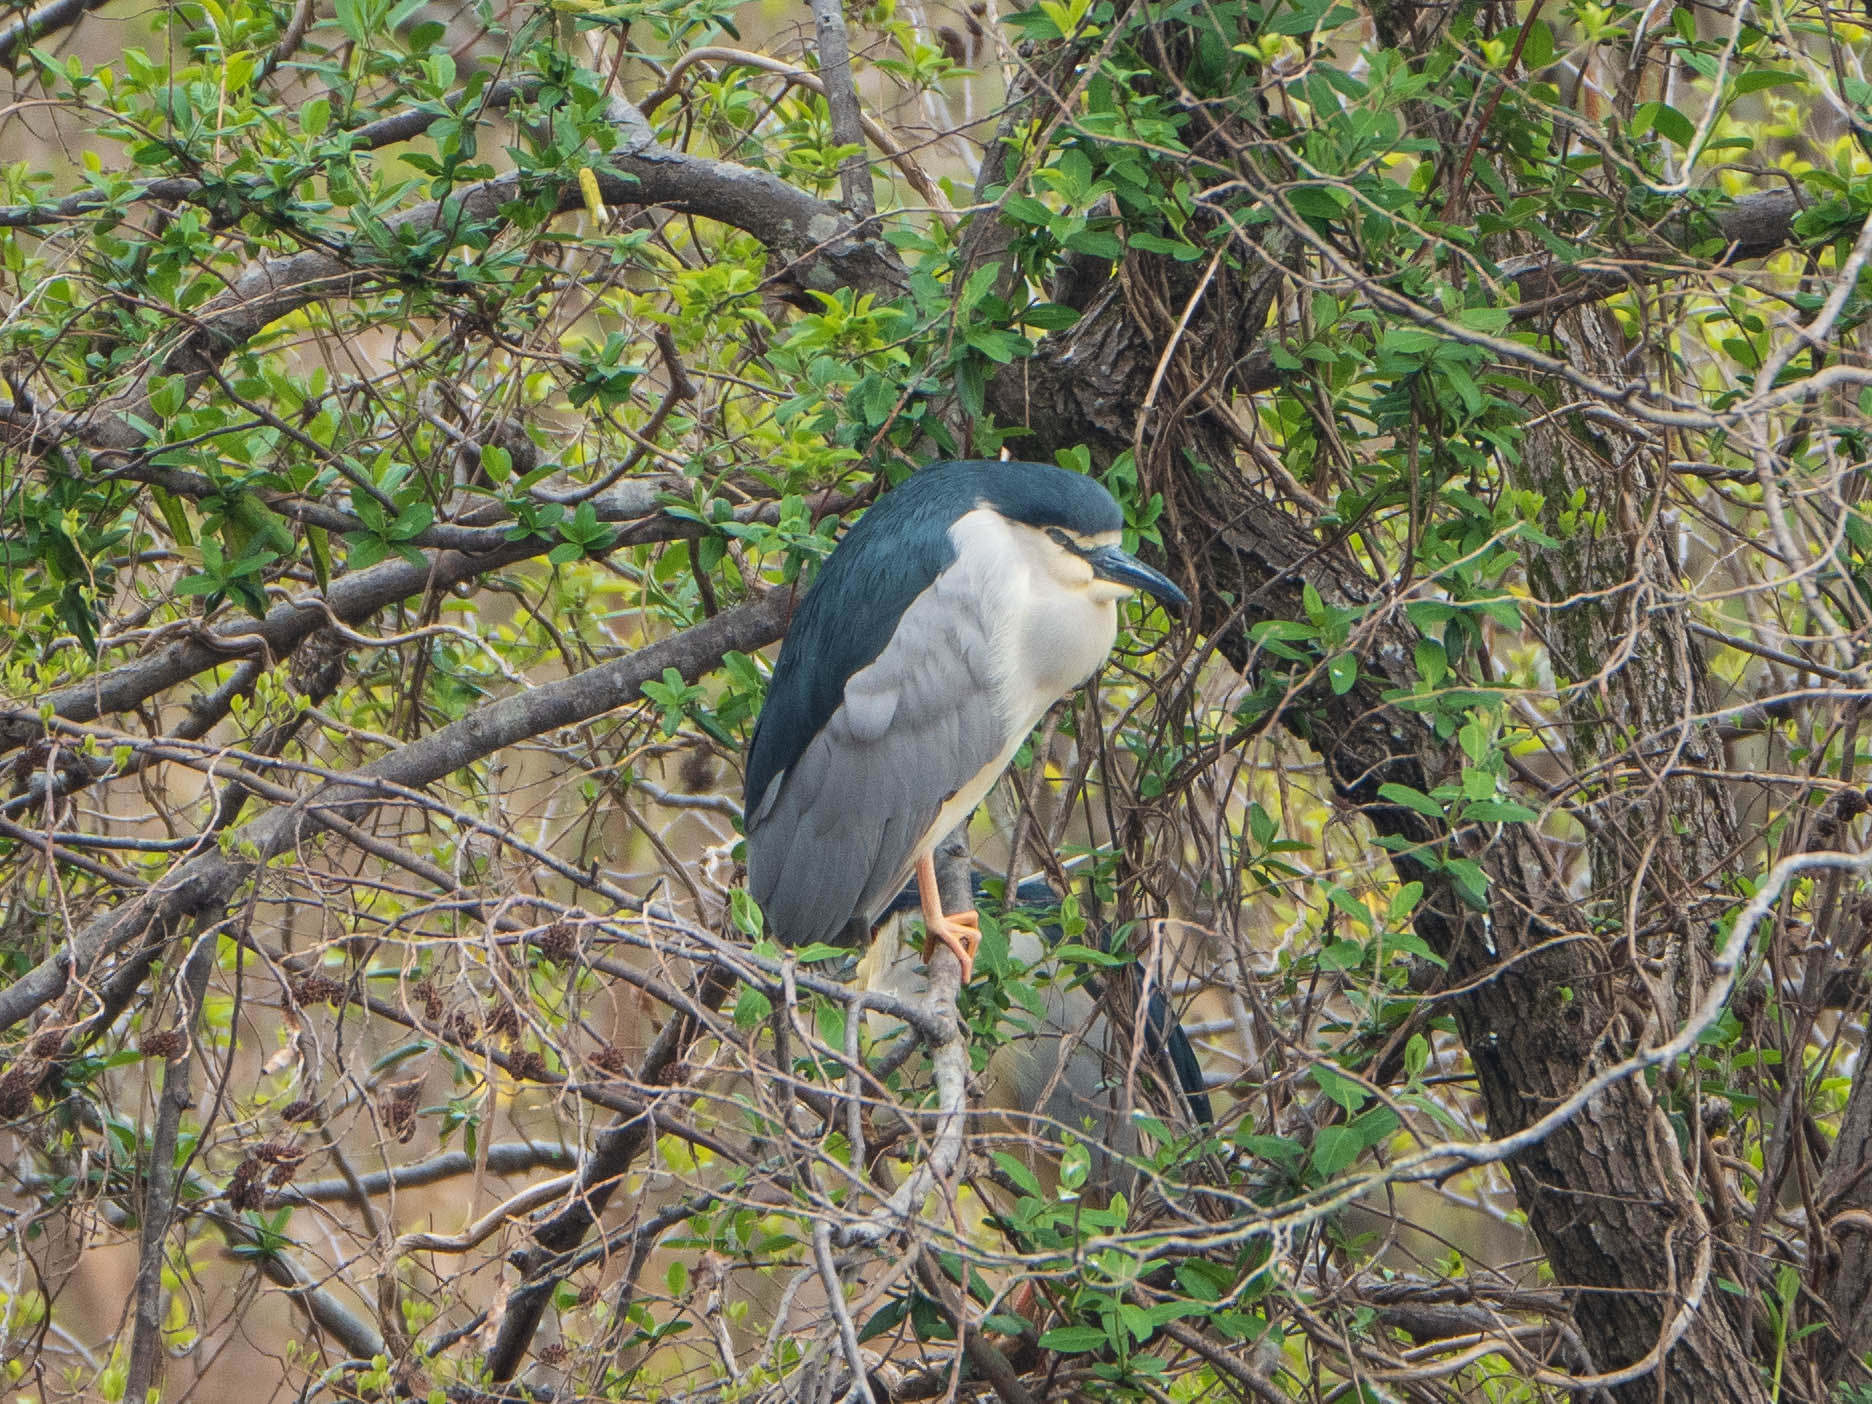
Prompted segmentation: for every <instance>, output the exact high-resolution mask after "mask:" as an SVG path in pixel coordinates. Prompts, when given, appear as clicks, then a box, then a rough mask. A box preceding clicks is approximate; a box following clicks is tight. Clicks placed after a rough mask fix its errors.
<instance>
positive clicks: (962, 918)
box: [916, 853, 981, 985]
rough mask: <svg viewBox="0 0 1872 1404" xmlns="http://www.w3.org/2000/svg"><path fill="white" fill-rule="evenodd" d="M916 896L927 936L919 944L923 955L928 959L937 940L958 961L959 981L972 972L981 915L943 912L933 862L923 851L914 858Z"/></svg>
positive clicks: (965, 981) (978, 941) (979, 937)
mask: <svg viewBox="0 0 1872 1404" xmlns="http://www.w3.org/2000/svg"><path fill="white" fill-rule="evenodd" d="M916 878H917V897H918V898H919V899H920V900H921V902H922V904H923V929H924V930H925V931H927V932H928V933H929V940H928V941H926V942H925V943H924V945H923V959H924V960H928V959H929V958H930V955H931V954H932V953H933V952H934V951H935V949H936V943H937V942H938V941H941V942H942V943H943V944H944V945H945V946H947V947H948V948H949V949H950V950H952V951H954V952H955V953H956V959H957V960H959V961H961V962H962V983H963V984H965V985H966V984H967V983H968V982H969V976H971V975H973V974H974V973H975V948H976V947H977V946H979V945H980V944H981V917H980V916H978V915H977V914H976V913H974V912H972V911H970V912H957V913H956V914H955V915H954V916H945V915H943V909H942V893H941V892H940V891H938V890H937V886H936V862H935V860H934V859H933V858H932V857H931V856H930V855H929V854H927V853H925V854H924V855H923V856H922V857H921V858H919V859H917V865H916Z"/></svg>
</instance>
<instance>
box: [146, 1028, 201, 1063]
mask: <svg viewBox="0 0 1872 1404" xmlns="http://www.w3.org/2000/svg"><path fill="white" fill-rule="evenodd" d="M187 1049H188V1035H187V1034H185V1033H183V1032H182V1030H180V1029H158V1030H156V1031H155V1032H154V1033H146V1034H144V1035H143V1037H142V1039H141V1040H139V1041H138V1043H137V1051H139V1052H140V1053H142V1055H143V1056H144V1057H145V1058H178V1057H180V1056H181V1055H182V1054H183V1053H184V1052H186V1051H187Z"/></svg>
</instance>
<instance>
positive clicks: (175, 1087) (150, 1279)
mask: <svg viewBox="0 0 1872 1404" xmlns="http://www.w3.org/2000/svg"><path fill="white" fill-rule="evenodd" d="M214 957H215V931H214V930H213V929H209V930H206V931H204V932H202V934H201V935H200V936H198V937H197V938H196V940H195V948H194V949H193V950H192V951H190V952H189V956H188V960H187V961H185V962H184V963H183V966H182V1010H181V1013H182V1017H181V1025H182V1030H183V1032H184V1034H185V1035H186V1038H187V1041H186V1043H185V1044H184V1045H183V1048H182V1051H181V1052H179V1053H177V1054H175V1055H174V1056H173V1057H171V1058H170V1059H169V1061H168V1066H167V1067H166V1068H165V1069H164V1071H163V1090H162V1100H161V1102H160V1103H159V1104H158V1107H157V1112H156V1132H155V1134H154V1135H153V1136H152V1137H151V1138H150V1150H149V1178H148V1179H147V1180H146V1181H145V1182H144V1186H143V1236H142V1243H141V1245H140V1247H139V1248H138V1252H137V1275H136V1324H135V1326H134V1328H133V1331H132V1335H131V1338H130V1369H129V1374H128V1375H127V1376H126V1379H125V1384H124V1398H125V1399H145V1398H148V1396H149V1390H150V1385H151V1384H152V1383H153V1382H154V1379H155V1374H156V1362H157V1360H158V1358H159V1357H160V1356H161V1353H162V1319H163V1310H162V1269H163V1258H164V1249H165V1243H166V1240H167V1239H168V1237H169V1221H170V1218H171V1216H172V1215H173V1214H174V1213H175V1200H176V1181H177V1174H176V1163H175V1160H176V1140H177V1136H178V1132H179V1130H180V1128H181V1125H182V1113H183V1111H184V1110H185V1109H186V1108H187V1107H188V1105H189V1102H190V1096H189V1072H190V1068H191V1065H192V1064H193V1062H194V1058H195V1021H196V1017H197V1016H198V1015H199V1014H200V1013H201V1007H202V1000H203V998H204V996H205V995H206V994H207V991H208V974H209V972H210V971H211V970H212V969H213V968H214Z"/></svg>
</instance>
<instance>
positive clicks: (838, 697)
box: [746, 459, 1124, 815]
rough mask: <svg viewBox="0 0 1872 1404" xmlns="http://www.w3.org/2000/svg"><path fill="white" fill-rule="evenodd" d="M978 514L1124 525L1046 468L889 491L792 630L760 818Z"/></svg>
mask: <svg viewBox="0 0 1872 1404" xmlns="http://www.w3.org/2000/svg"><path fill="white" fill-rule="evenodd" d="M978 507H986V508H989V509H991V510H993V511H995V512H998V513H1000V514H1001V515H1002V516H1004V517H1007V518H1008V519H1010V520H1011V521H1016V522H1020V523H1022V524H1023V525H1026V526H1031V527H1039V528H1042V529H1044V528H1047V527H1060V528H1062V529H1064V530H1066V531H1069V532H1072V533H1073V534H1074V535H1077V536H1082V537H1092V536H1098V535H1100V534H1102V533H1105V532H1114V531H1117V530H1119V529H1120V528H1121V527H1123V526H1124V513H1123V511H1122V510H1121V509H1120V508H1119V506H1118V504H1117V502H1116V501H1114V500H1113V498H1112V495H1111V494H1110V493H1109V492H1107V491H1106V490H1105V489H1104V488H1102V487H1100V486H1099V484H1097V483H1096V482H1094V481H1093V480H1092V479H1090V478H1088V477H1085V476H1084V475H1083V474H1079V473H1072V472H1068V471H1067V470H1066V469H1064V468H1054V467H1050V466H1048V465H1047V464H1044V463H1002V462H998V461H996V460H993V459H968V460H964V461H960V462H954V463H932V464H931V465H930V466H929V467H927V468H924V469H922V470H921V471H919V472H916V473H913V474H911V475H910V477H908V478H907V479H905V480H904V481H903V482H902V483H901V484H899V485H898V486H897V487H895V488H892V489H891V490H890V491H889V492H887V493H885V494H884V495H883V496H882V497H880V498H879V499H878V501H877V504H876V505H875V506H874V507H872V508H871V510H870V511H868V512H866V513H865V514H864V516H863V517H862V518H860V519H859V522H858V525H856V526H854V527H853V528H852V529H851V531H850V532H848V533H847V534H846V536H845V539H844V540H843V541H841V542H840V543H839V546H838V549H837V551H835V552H834V553H833V555H832V557H831V559H830V560H828V561H827V562H826V563H825V565H824V566H823V567H822V568H821V569H820V572H819V578H818V579H817V580H815V581H814V582H813V585H812V588H811V589H810V590H808V591H807V592H806V598H805V599H804V600H803V601H801V603H800V607H799V610H798V611H797V612H796V613H795V614H794V616H793V623H792V625H791V626H790V627H789V628H788V630H787V636H786V641H785V642H784V643H783V644H782V645H781V648H780V661H779V662H778V663H777V664H776V665H775V666H774V674H773V682H772V683H771V684H770V685H769V687H768V689H767V703H766V706H764V707H763V708H762V709H761V715H760V721H759V722H758V723H757V724H756V725H755V728H754V744H753V746H752V747H751V748H750V749H749V752H748V767H747V785H746V809H747V812H748V813H749V814H750V815H751V814H754V813H756V812H757V811H758V810H759V809H760V804H761V800H762V798H763V797H764V796H765V795H766V793H767V787H768V786H769V785H771V784H772V783H773V782H774V780H775V779H776V778H777V777H778V776H780V775H781V774H783V773H784V772H785V771H786V770H787V769H788V768H789V767H791V766H792V764H793V763H794V762H795V761H796V760H798V759H799V757H800V754H801V753H802V752H803V751H805V749H806V747H807V745H808V744H809V743H810V742H811V741H812V739H813V737H815V736H817V735H818V734H819V731H820V729H821V728H822V727H824V726H825V724H826V722H827V721H829V720H830V719H831V716H832V713H833V712H835V711H837V710H838V706H839V703H840V702H841V701H842V700H843V699H844V696H845V683H846V681H847V680H848V679H849V678H850V677H851V675H852V674H853V673H856V672H858V671H859V670H860V669H861V668H864V667H866V666H868V665H869V664H870V663H872V662H874V661H875V660H876V658H877V656H878V655H879V654H880V653H882V652H883V651H884V646H885V645H886V644H888V643H889V642H890V639H891V635H892V634H893V633H894V632H895V631H896V628H897V621H898V620H899V619H901V618H902V617H903V613H904V611H905V610H906V609H908V608H909V607H910V602H911V601H912V600H914V599H916V597H917V596H918V595H920V594H922V593H923V592H924V591H925V590H927V589H928V588H929V587H930V585H931V583H932V582H933V581H934V580H935V579H936V577H937V576H938V575H941V574H942V572H943V571H944V570H946V569H948V567H949V566H950V565H951V564H952V563H953V562H954V560H955V546H954V544H953V543H952V542H951V541H950V539H949V528H950V527H951V526H953V525H954V524H955V523H956V522H957V521H958V520H960V519H961V518H962V517H964V516H966V515H967V514H968V513H970V512H973V511H974V510H975V509H976V508H978Z"/></svg>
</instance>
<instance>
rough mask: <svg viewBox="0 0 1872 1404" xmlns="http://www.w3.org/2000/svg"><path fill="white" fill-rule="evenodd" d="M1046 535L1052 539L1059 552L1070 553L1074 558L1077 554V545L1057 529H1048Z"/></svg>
mask: <svg viewBox="0 0 1872 1404" xmlns="http://www.w3.org/2000/svg"><path fill="white" fill-rule="evenodd" d="M1047 535H1048V536H1050V537H1052V538H1053V544H1054V545H1055V546H1057V547H1059V548H1060V550H1062V551H1071V552H1072V553H1073V554H1074V555H1075V556H1076V555H1078V554H1079V547H1078V544H1077V543H1076V542H1074V540H1073V539H1072V538H1071V537H1070V536H1068V535H1067V534H1066V533H1065V532H1063V531H1061V530H1060V529H1059V528H1058V527H1048V528H1047Z"/></svg>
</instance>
